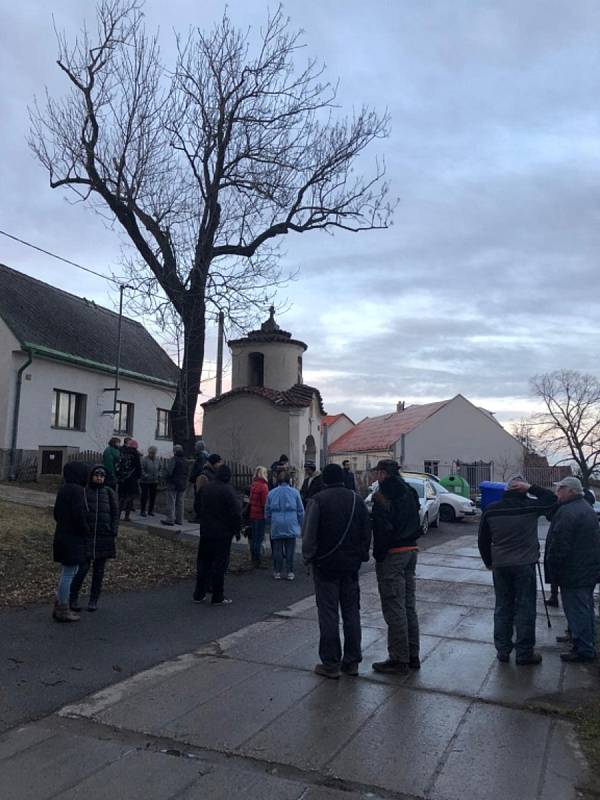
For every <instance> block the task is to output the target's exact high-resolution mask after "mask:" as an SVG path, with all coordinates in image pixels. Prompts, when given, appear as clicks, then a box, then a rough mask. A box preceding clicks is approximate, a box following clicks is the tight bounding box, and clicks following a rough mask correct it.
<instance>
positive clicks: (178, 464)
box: [161, 444, 188, 525]
mask: <svg viewBox="0 0 600 800" xmlns="http://www.w3.org/2000/svg"><path fill="white" fill-rule="evenodd" d="M166 478H167V518H166V519H163V520H161V522H162V524H163V525H183V500H184V497H185V490H186V488H187V482H188V465H187V461H186V460H185V455H184V453H183V447H182V446H181V445H180V444H176V445H175V446H174V447H173V458H171V459H169V463H168V464H167V471H166Z"/></svg>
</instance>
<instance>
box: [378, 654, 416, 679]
mask: <svg viewBox="0 0 600 800" xmlns="http://www.w3.org/2000/svg"><path fill="white" fill-rule="evenodd" d="M372 667H373V669H374V670H375V672H385V673H389V674H390V675H408V670H409V666H408V662H407V661H394V660H393V659H391V658H386V660H385V661H374V662H373V664H372Z"/></svg>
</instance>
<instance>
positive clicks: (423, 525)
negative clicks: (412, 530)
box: [421, 514, 429, 536]
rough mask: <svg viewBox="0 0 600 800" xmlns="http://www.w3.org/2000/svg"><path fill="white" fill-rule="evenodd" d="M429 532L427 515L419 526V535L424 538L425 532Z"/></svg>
mask: <svg viewBox="0 0 600 800" xmlns="http://www.w3.org/2000/svg"><path fill="white" fill-rule="evenodd" d="M428 530H429V517H428V516H427V514H425V516H424V517H423V524H422V525H421V535H422V536H425V534H426V533H427V531H428Z"/></svg>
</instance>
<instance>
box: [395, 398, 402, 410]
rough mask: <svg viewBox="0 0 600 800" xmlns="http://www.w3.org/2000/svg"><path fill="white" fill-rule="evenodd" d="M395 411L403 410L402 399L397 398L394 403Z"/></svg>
mask: <svg viewBox="0 0 600 800" xmlns="http://www.w3.org/2000/svg"><path fill="white" fill-rule="evenodd" d="M396 411H404V400H398V402H397V403H396Z"/></svg>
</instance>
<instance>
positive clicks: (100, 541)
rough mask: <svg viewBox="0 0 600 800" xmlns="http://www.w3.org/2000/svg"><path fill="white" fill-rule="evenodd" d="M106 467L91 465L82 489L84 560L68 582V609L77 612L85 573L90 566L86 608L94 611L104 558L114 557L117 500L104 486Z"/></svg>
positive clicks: (79, 609) (117, 512) (101, 578)
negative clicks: (84, 487) (84, 514)
mask: <svg viewBox="0 0 600 800" xmlns="http://www.w3.org/2000/svg"><path fill="white" fill-rule="evenodd" d="M105 480H106V470H105V469H104V467H102V466H96V467H93V468H92V471H91V473H90V479H89V484H88V486H87V488H86V490H85V498H86V504H87V512H86V519H87V527H88V537H87V540H86V554H85V559H84V561H83V563H82V564H80V566H79V570H78V572H77V574H76V575H75V577H74V578H73V581H72V583H71V592H70V603H69V604H70V606H71V610H72V611H75V612H77V611H81V606H80V605H79V592H80V590H81V587H82V585H83V582H84V580H85V577H86V575H87V574H88V572H89V569H90V566H92V565H93V567H92V585H91V587H90V599H89V602H88V607H87V609H88V611H95V610H96V608H97V607H98V598H99V597H100V592H101V590H102V580H103V578H104V568H105V566H106V560H107V559H108V558H115V556H116V544H115V542H116V538H117V533H118V530H119V503H118V501H117V496H116V494H115V493H114V491H113V490H112V489H110V488H109V487H108V486H105V485H104V481H105Z"/></svg>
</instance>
